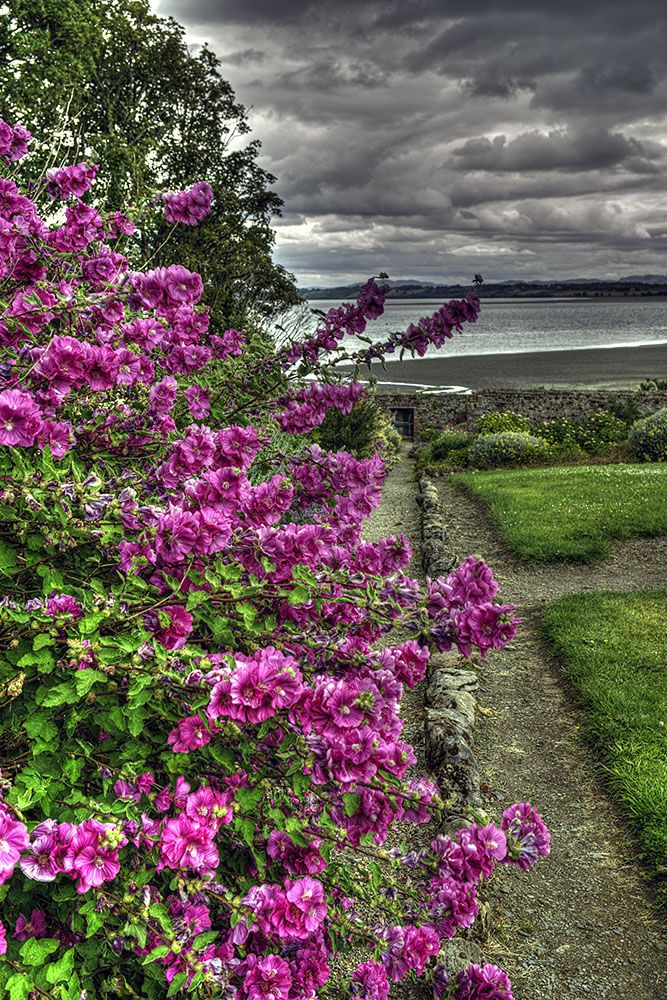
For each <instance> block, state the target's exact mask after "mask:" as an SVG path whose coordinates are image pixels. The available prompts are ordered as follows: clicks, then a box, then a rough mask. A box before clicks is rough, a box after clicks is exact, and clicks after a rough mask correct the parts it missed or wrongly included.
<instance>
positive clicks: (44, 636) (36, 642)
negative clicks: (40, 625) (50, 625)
mask: <svg viewBox="0 0 667 1000" xmlns="http://www.w3.org/2000/svg"><path fill="white" fill-rule="evenodd" d="M55 641H56V640H55V639H54V638H53V636H52V635H49V634H48V632H40V633H39V635H36V636H35V638H34V639H33V640H32V648H33V649H34V650H35V652H37V651H38V650H40V649H43V648H44V646H53V645H55Z"/></svg>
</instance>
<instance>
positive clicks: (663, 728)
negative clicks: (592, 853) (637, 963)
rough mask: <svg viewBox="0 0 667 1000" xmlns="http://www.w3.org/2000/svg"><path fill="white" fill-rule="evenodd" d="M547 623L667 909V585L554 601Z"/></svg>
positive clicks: (545, 627) (548, 633) (589, 732)
mask: <svg viewBox="0 0 667 1000" xmlns="http://www.w3.org/2000/svg"><path fill="white" fill-rule="evenodd" d="M542 628H543V631H544V634H545V636H546V638H547V639H548V640H549V642H550V643H552V645H553V646H554V647H555V649H556V651H557V652H558V654H559V655H560V657H561V658H562V659H563V661H564V663H565V667H566V670H567V673H568V676H569V677H570V679H571V680H572V682H573V684H574V686H575V688H576V691H577V693H578V695H579V698H580V700H581V702H582V703H583V705H584V707H585V709H586V711H587V723H586V726H585V735H586V737H587V738H588V739H589V740H590V742H591V743H592V744H593V745H594V746H595V747H596V749H597V750H598V751H599V752H600V755H601V758H602V760H603V762H604V770H605V772H606V774H607V775H608V777H609V780H610V784H611V790H612V792H613V794H614V796H615V797H616V798H617V799H618V800H619V802H620V803H621V806H622V808H623V810H624V811H625V813H626V815H627V816H628V817H629V819H630V821H631V823H632V825H633V827H634V829H635V830H636V832H637V834H638V837H639V840H640V843H641V846H642V849H643V856H644V861H645V862H646V863H647V865H648V867H649V871H650V873H651V875H652V876H654V877H655V878H657V879H658V880H659V885H658V892H659V905H660V906H661V908H662V909H664V910H667V589H664V590H654V591H643V592H641V593H633V594H624V593H612V592H609V591H600V592H598V593H595V594H572V595H569V596H567V597H563V598H560V599H559V600H557V601H554V602H553V603H551V604H550V605H548V607H547V608H546V610H545V613H544V618H543V622H542Z"/></svg>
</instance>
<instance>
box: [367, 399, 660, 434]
mask: <svg viewBox="0 0 667 1000" xmlns="http://www.w3.org/2000/svg"><path fill="white" fill-rule="evenodd" d="M377 399H378V402H380V403H381V404H382V406H383V407H384V408H385V410H386V411H387V412H391V411H392V410H396V409H412V410H413V411H414V434H415V437H416V436H417V435H418V434H419V432H420V431H421V430H423V429H424V428H425V427H437V428H440V427H445V426H446V425H447V424H457V425H460V426H461V427H462V429H464V430H467V431H468V432H469V433H471V434H472V433H474V432H475V431H476V429H477V427H476V424H477V418H478V417H479V416H481V415H482V414H484V413H506V412H511V413H520V414H521V415H522V416H524V417H528V419H529V420H531V421H533V422H536V423H537V422H542V421H545V420H554V419H555V418H556V417H568V418H569V419H570V420H575V421H579V420H583V419H584V417H586V416H588V414H589V413H590V412H591V411H592V410H612V409H613V408H614V406H616V407H633V409H634V410H635V411H636V413H637V414H638V416H642V417H643V416H647V415H648V414H649V413H655V411H656V410H661V409H663V407H667V391H664V390H662V391H657V390H653V391H652V392H650V391H649V392H636V391H631V390H622V391H618V392H610V391H608V390H603V389H480V390H479V392H471V393H468V394H465V393H451V394H449V393H442V394H438V395H428V394H423V393H418V392H415V393H396V394H381V395H378V397H377Z"/></svg>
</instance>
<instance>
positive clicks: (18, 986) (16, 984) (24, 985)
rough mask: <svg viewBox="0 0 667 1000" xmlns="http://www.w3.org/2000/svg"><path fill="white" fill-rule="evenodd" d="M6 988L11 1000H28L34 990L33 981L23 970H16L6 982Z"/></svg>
mask: <svg viewBox="0 0 667 1000" xmlns="http://www.w3.org/2000/svg"><path fill="white" fill-rule="evenodd" d="M5 990H6V991H7V993H9V1000H26V997H27V996H28V995H29V994H30V991H31V990H32V983H31V982H30V980H29V979H28V977H27V976H24V975H23V973H22V972H16V973H15V974H14V975H13V976H12V978H11V979H8V980H7V982H6V983H5Z"/></svg>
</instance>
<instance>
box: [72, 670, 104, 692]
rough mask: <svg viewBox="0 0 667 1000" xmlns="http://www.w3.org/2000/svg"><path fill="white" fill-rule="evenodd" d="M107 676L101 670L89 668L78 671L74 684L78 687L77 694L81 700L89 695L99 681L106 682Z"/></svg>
mask: <svg viewBox="0 0 667 1000" xmlns="http://www.w3.org/2000/svg"><path fill="white" fill-rule="evenodd" d="M106 679H107V675H106V674H104V673H102V671H101V670H93V669H92V668H91V667H88V668H87V669H86V670H77V671H76V673H75V674H74V683H75V685H76V693H77V694H78V696H79V698H82V697H83V696H84V695H86V694H88V692H89V691H90V689H91V687H92V686H93V684H96V683H97V682H98V681H106Z"/></svg>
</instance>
